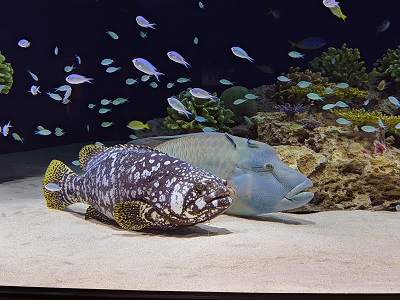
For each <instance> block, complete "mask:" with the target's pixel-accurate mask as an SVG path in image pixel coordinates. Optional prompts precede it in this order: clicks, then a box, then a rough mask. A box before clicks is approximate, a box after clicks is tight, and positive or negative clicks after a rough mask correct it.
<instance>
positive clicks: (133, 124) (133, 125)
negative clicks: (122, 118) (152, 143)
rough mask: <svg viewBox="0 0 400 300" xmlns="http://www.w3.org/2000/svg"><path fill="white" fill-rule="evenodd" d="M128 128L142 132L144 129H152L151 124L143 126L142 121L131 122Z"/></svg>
mask: <svg viewBox="0 0 400 300" xmlns="http://www.w3.org/2000/svg"><path fill="white" fill-rule="evenodd" d="M126 127H128V128H130V129H134V130H142V129H145V128H146V129H150V128H149V124H147V123H146V124H143V122H142V121H136V120H135V121H131V122H129V123H128V125H126Z"/></svg>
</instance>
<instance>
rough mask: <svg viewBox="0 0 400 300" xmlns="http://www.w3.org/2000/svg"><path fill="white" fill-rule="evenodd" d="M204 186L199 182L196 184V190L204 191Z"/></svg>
mask: <svg viewBox="0 0 400 300" xmlns="http://www.w3.org/2000/svg"><path fill="white" fill-rule="evenodd" d="M205 188H206V186H205V185H204V184H202V183H199V184H198V185H196V190H197V191H199V192H201V191H204V189H205Z"/></svg>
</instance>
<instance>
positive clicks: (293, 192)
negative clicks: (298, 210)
mask: <svg viewBox="0 0 400 300" xmlns="http://www.w3.org/2000/svg"><path fill="white" fill-rule="evenodd" d="M312 186H313V183H312V181H311V180H309V179H306V180H304V181H303V182H302V183H300V184H299V185H296V186H295V187H294V188H292V189H291V190H290V191H289V192H288V193H287V194H286V195H285V198H286V199H287V200H292V199H293V197H294V196H296V195H298V194H301V192H303V191H304V190H305V189H308V188H310V187H312Z"/></svg>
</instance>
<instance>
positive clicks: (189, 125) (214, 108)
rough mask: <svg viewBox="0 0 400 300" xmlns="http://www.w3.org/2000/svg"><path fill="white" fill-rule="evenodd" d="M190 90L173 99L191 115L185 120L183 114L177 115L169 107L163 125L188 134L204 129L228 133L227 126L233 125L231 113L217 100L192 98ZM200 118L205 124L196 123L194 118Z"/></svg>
mask: <svg viewBox="0 0 400 300" xmlns="http://www.w3.org/2000/svg"><path fill="white" fill-rule="evenodd" d="M189 91H190V88H188V89H187V90H186V91H182V92H181V93H179V94H178V95H177V96H175V98H177V99H178V100H179V101H181V102H182V104H183V105H184V106H185V107H186V108H187V110H188V111H189V112H191V113H192V115H190V116H189V118H187V117H186V116H185V115H184V114H179V113H178V112H177V111H176V110H174V109H173V108H171V107H168V108H167V112H168V116H167V117H165V119H164V122H163V123H164V125H165V126H167V127H168V128H169V129H173V130H177V129H182V130H185V131H186V132H188V133H192V132H200V131H202V130H203V128H205V127H212V128H214V129H215V130H216V131H226V132H230V128H229V126H230V125H231V124H233V120H231V117H232V116H233V112H232V111H231V110H229V109H226V108H225V107H224V103H223V101H221V100H220V99H218V98H214V99H201V98H196V97H194V96H192V95H191V94H190V93H189ZM197 116H201V117H203V118H205V119H206V120H207V121H206V122H200V121H197V120H196V119H195V118H196V117H197Z"/></svg>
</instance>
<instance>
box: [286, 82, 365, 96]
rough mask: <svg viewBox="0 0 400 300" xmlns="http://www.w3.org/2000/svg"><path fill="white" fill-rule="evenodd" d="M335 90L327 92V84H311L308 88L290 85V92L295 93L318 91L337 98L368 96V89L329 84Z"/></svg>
mask: <svg viewBox="0 0 400 300" xmlns="http://www.w3.org/2000/svg"><path fill="white" fill-rule="evenodd" d="M328 87H330V88H331V89H332V90H333V92H332V93H330V94H326V93H325V89H326V88H327V86H326V85H322V84H316V85H314V84H313V85H310V86H309V87H306V88H301V87H299V86H297V85H295V86H292V87H290V89H289V92H290V93H293V94H302V95H307V94H308V93H316V94H318V95H320V96H323V97H325V98H334V99H335V100H338V99H341V100H347V99H352V98H360V99H365V98H367V97H368V94H369V93H368V91H365V90H360V89H358V88H353V87H348V88H345V89H341V88H337V87H335V85H331V86H328Z"/></svg>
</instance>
